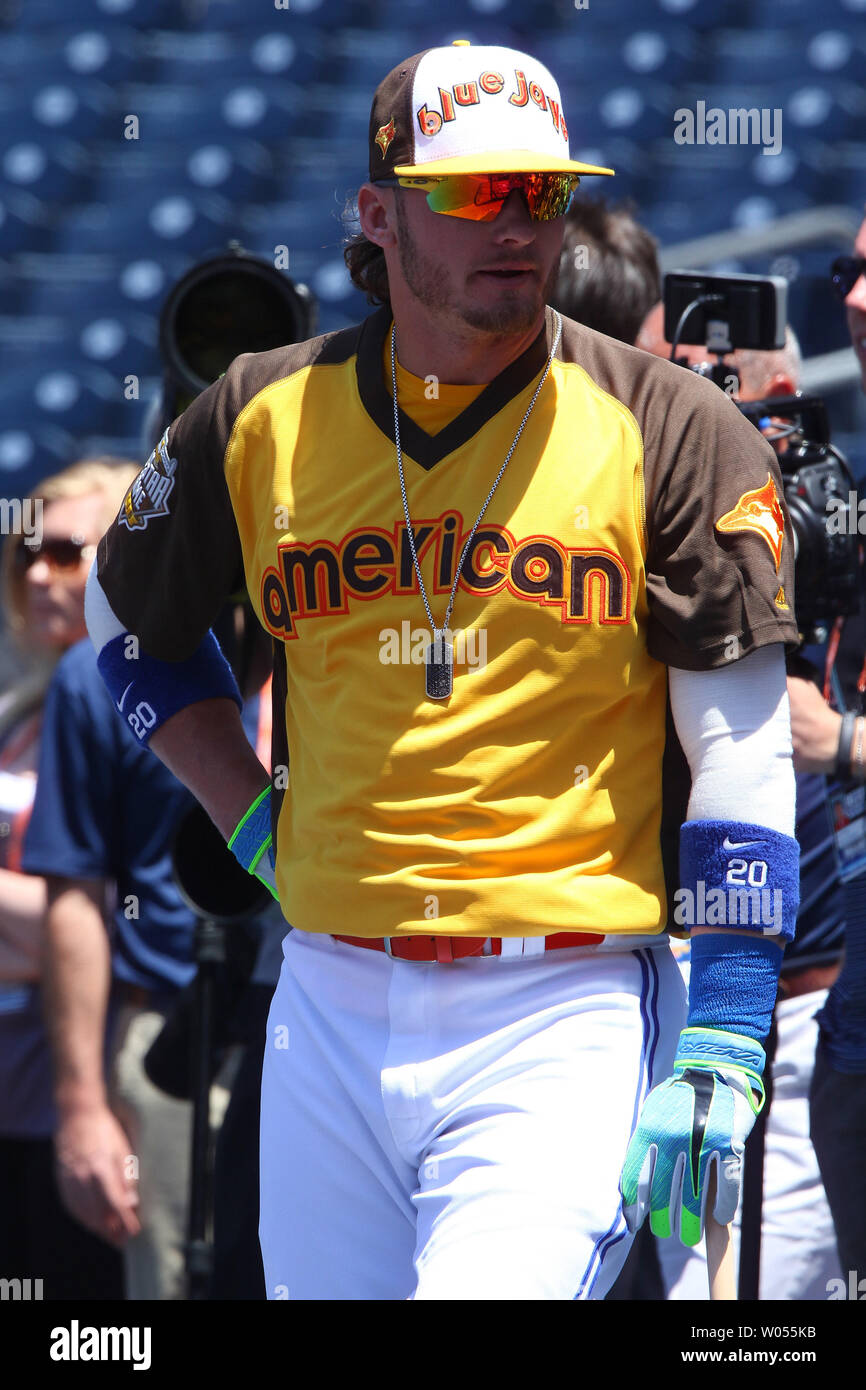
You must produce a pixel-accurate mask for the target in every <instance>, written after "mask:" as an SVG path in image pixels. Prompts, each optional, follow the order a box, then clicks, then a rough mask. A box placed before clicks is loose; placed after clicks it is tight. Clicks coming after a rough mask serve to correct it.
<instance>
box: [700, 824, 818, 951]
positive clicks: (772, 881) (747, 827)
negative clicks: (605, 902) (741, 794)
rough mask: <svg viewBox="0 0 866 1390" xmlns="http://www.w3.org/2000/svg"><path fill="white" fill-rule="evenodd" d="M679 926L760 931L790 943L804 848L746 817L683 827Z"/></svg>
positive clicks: (795, 920) (798, 900)
mask: <svg viewBox="0 0 866 1390" xmlns="http://www.w3.org/2000/svg"><path fill="white" fill-rule="evenodd" d="M680 885H681V886H680V887H679V888H678V889H677V891H676V892H675V893H674V913H673V920H674V924H675V925H676V926H688V927H694V926H702V927H703V926H706V927H719V928H725V927H729V928H732V929H733V930H734V931H755V932H757V931H759V932H761V933H762V934H763V935H764V936H768V937H771V938H773V939H774V940H775V941H777V942H778V943H779V944H780V945H781V944H782V943H783V942H786V941H791V940H792V939H793V936H794V929H795V927H796V924H797V910H798V908H799V905H800V846H799V845H798V844H797V841H796V840H795V839H793V837H792V836H790V835H782V834H781V833H780V832H779V831H778V830H770V829H768V827H767V826H765V825H752V824H750V823H748V822H741V821H711V820H698V821H686V822H685V823H684V825H682V826H681V828H680Z"/></svg>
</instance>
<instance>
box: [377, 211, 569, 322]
mask: <svg viewBox="0 0 866 1390" xmlns="http://www.w3.org/2000/svg"><path fill="white" fill-rule="evenodd" d="M396 207H397V240H398V247H397V249H398V254H399V256H400V269H401V270H402V272H403V278H404V279H405V281H406V284H407V285H408V286H409V289H410V290H411V291H412V293H413V294H414V296H415V298H416V299H417V300H419V302H420V303H421V304H423V305H424V307H425V308H426V309H432V310H434V311H435V312H436V313H437V314H445V315H448V316H450V317H452V318H453V317H457V318H459V319H462V320H463V322H464V323H465V324H467V325H468V326H469V327H470V328H476V329H480V330H482V331H483V332H486V333H497V334H499V333H526V332H528V331H529V329H530V328H532V327H533V325H534V324H535V323H536V322H537V321H538V315H539V312H540V310H541V308H542V306H543V305H544V304H547V303H549V302H550V300H551V298H552V296H553V292H554V289H555V286H556V281H557V278H558V271H559V266H558V264H557V263H556V262H555V263H554V265H553V266H552V268H551V271H550V274H549V275H548V277H547V281H546V283H545V285H544V287H543V290H539V291H538V294H537V295H536V294H531V295H527V294H526V293H525V292H524V293H523V294H521V295H520V296H519V297H515V298H513V299H509V298H507V297H503V298H502V299H501V300H500V301H499V302H498V303H494V304H478V303H470V302H461V301H460V300H459V299H457V297H456V296H455V295H454V292H453V286H452V283H451V277H450V274H449V267H448V263H447V261H437V260H435V259H434V258H433V257H432V256H429V255H427V253H426V252H424V251H422V250H421V248H420V246H419V245H418V242H417V241H416V240H415V237H414V236H413V234H412V229H411V227H410V226H409V223H408V221H407V219H406V213H405V209H404V207H403V204H402V202H401V200H400V198H399V197H398V198H397V200H396ZM535 283H536V284H537V281H536V282H535Z"/></svg>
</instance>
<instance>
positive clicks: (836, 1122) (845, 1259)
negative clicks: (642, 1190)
mask: <svg viewBox="0 0 866 1390" xmlns="http://www.w3.org/2000/svg"><path fill="white" fill-rule="evenodd" d="M837 267H839V263H838V262H837ZM840 269H841V273H840V271H839V270H837V273H836V275H835V276H834V285H835V288H836V290H837V294H838V295H839V297H840V298H843V302H844V304H845V312H846V316H847V320H848V331H849V333H850V335H851V343H852V346H853V348H854V351H855V353H856V354H857V358H858V361H859V363H860V367H861V369H862V373H863V377H862V385H863V390H864V392H866V220H864V221H863V223H862V225H861V227H860V230H859V232H858V233H857V238H856V241H855V244H854V256H853V257H852V258H850V259H849V260H848V262H847V264H846V265H844V267H843V268H840ZM861 573H863V571H862V570H861ZM849 633H850V634H854V635H855V636H856V649H855V650H853V651H852V650H851V642H850V639H849V643H848V653H847V656H848V657H849V658H850V657H853V661H846V660H845V656H846V653H844V652H843V649H842V645H840V650H839V660H838V661H837V670H838V671H839V674H840V680H841V686H842V693H843V696H844V699H845V701H846V705H847V709H848V710H850V711H851V713H852V715H853V714H859V716H860V717H859V718H857V719H856V721H855V722H854V726H853V728H852V729H850V730H849V729H848V728H847V727H846V728H845V732H844V734H843V732H842V730H843V721H842V715H841V714H840V713H839V712H837V711H836V710H831V709H830V708H829V706H828V705H827V704H825V702H824V701H823V700H822V699H821V695H820V692H819V691H818V690H816V688H815V687H814V686H813V685H811V684H809V682H806V681H789V683H788V684H789V689H790V692H791V696H792V701H791V716H792V729H793V733H794V762H795V766H796V765H797V764H798V760H799V764H800V765H802V766H809V767H810V768H812V769H813V770H815V771H821V772H825V773H827V774H828V775H832V774H833V773H834V772H837V771H838V772H839V774H840V778H841V787H840V791H842V792H843V794H844V802H842V801H840V802H838V803H837V808H836V809H837V817H838V818H839V820H840V821H844V822H846V823H845V825H844V834H845V838H846V856H847V857H848V859H849V871H848V874H846V882H845V885H844V889H845V899H846V914H845V959H844V963H843V967H842V970H841V972H840V974H839V978H838V979H837V980H836V983H835V984H834V986H833V988H832V990H831V991H830V994H829V997H828V999H827V1002H826V1004H825V1006H824V1008H823V1009H822V1011H821V1013H820V1014H819V1015H818V1025H819V1028H820V1039H819V1042H818V1052H817V1056H816V1058H815V1074H814V1077H813V1079H812V1092H811V1107H812V1142H813V1144H814V1145H815V1151H816V1153H817V1155H818V1161H819V1163H820V1165H821V1174H822V1176H823V1178H824V1185H825V1187H826V1189H827V1196H828V1198H829V1201H830V1207H831V1209H832V1212H833V1220H834V1223H835V1227H836V1239H837V1241H838V1245H839V1258H840V1260H841V1263H842V1271H843V1275H844V1276H845V1279H846V1281H847V1277H848V1274H849V1272H850V1271H852V1270H854V1271H856V1278H857V1279H859V1278H861V1277H862V1276H863V1275H864V1274H866V1191H864V1187H863V1168H864V1163H866V805H864V802H866V718H863V717H862V716H863V715H864V698H866V697H864V690H866V584H864V586H863V588H862V589H861V600H860V613H859V615H858V617H857V618H856V619H851V620H849V622H848V623H846V632H845V633H844V634H843V644H844V642H845V637H846V636H848V634H849ZM858 674H859V678H858ZM839 759H840V760H841V767H840V763H839V761H837V760H839ZM846 789H847V791H846ZM840 828H841V826H840ZM852 845H854V846H856V845H859V856H857V857H859V861H860V862H859V866H858V863H857V858H856V857H855V858H854V859H853V862H851V855H850V851H851V847H852ZM855 1283H856V1279H855Z"/></svg>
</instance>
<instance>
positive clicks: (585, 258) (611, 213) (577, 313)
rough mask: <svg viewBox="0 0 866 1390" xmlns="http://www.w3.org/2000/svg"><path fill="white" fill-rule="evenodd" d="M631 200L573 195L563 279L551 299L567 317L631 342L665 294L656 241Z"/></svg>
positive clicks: (564, 247)
mask: <svg viewBox="0 0 866 1390" xmlns="http://www.w3.org/2000/svg"><path fill="white" fill-rule="evenodd" d="M633 211H634V208H633V204H631V203H628V202H627V203H621V204H619V205H617V206H615V207H609V206H608V204H607V202H606V201H605V199H604V198H575V200H574V202H573V203H572V205H571V208H570V209H569V211H568V213H567V214H566V217H565V234H564V236H563V240H562V253H561V255H560V258H559V278H558V280H557V282H556V288H555V290H554V293H553V296H552V298H551V300H550V302H551V304H552V305H553V307H554V308H555V309H558V310H559V312H560V313H561V314H565V316H566V317H567V318H570V319H574V320H575V321H576V322H577V323H582V324H584V325H585V326H586V327H587V328H594V329H595V330H596V332H598V333H606V334H607V335H608V337H611V338H618V339H619V340H620V341H621V342H623V343H633V342H634V340H635V337H636V335H637V332H638V329H639V328H640V326H641V324H642V323H643V321H644V319H645V318H646V315H647V313H648V312H649V309H650V308H651V306H652V305H653V304H655V302H656V300H657V299H658V297H659V295H660V294H661V277H660V274H659V263H658V256H657V245H656V242H655V239H654V238H653V237H651V236H650V234H649V232H648V231H647V230H646V228H645V227H642V226H641V225H640V223H639V222H637V221H635V218H634V216H633Z"/></svg>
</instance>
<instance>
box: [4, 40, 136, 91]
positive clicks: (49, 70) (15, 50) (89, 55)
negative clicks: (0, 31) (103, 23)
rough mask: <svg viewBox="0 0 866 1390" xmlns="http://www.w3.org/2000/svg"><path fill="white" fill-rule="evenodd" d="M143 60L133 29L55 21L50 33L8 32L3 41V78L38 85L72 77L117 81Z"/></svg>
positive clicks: (62, 80)
mask: <svg viewBox="0 0 866 1390" xmlns="http://www.w3.org/2000/svg"><path fill="white" fill-rule="evenodd" d="M141 63H142V57H141V54H140V52H139V46H138V35H137V34H136V33H135V31H134V30H131V29H117V30H106V29H104V28H101V27H100V28H91V29H87V28H84V27H82V26H78V27H75V28H65V27H64V28H60V29H58V27H57V26H56V25H54V26H52V28H51V30H50V32H48V33H30V32H28V31H24V32H18V33H10V34H5V35H4V36H3V40H2V43H0V80H2V81H13V82H17V83H21V82H24V81H26V82H29V83H31V84H32V85H33V86H35V87H37V88H38V87H42V86H47V85H49V84H51V83H57V82H64V81H66V80H67V79H68V78H87V77H95V78H103V79H108V80H109V81H113V82H116V81H118V79H119V78H120V77H122V76H124V75H125V73H126V72H127V71H128V70H129V69H130V68H131V67H132V66H133V65H135V66H136V67H138V68H139V69H140V68H141Z"/></svg>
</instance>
